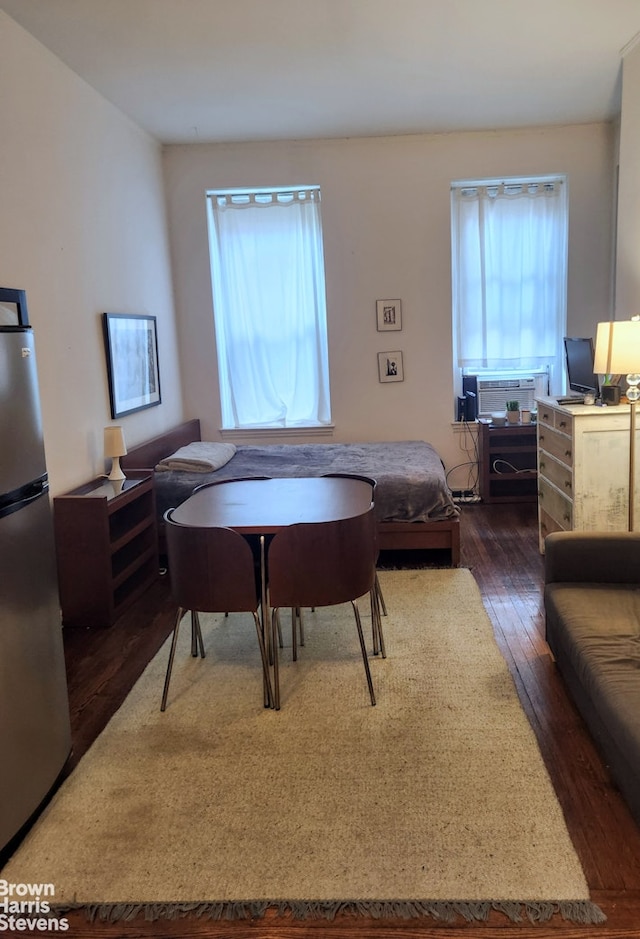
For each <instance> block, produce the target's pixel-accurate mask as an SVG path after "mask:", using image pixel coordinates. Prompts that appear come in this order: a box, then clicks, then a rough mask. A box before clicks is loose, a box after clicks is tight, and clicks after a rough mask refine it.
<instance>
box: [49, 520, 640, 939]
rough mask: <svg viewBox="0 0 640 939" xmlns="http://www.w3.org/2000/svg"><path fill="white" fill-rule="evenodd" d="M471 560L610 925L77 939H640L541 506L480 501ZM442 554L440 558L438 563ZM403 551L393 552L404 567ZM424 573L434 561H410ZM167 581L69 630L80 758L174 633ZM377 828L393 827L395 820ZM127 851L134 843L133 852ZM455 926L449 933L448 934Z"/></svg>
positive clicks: (626, 859) (465, 537)
mask: <svg viewBox="0 0 640 939" xmlns="http://www.w3.org/2000/svg"><path fill="white" fill-rule="evenodd" d="M461 526H462V532H461V534H462V539H461V540H462V565H463V566H465V567H469V568H470V569H471V570H472V571H473V574H474V576H475V578H476V580H477V582H478V584H479V586H480V590H481V592H482V596H483V599H484V603H485V606H486V609H487V612H488V614H489V616H490V618H491V620H492V623H493V626H494V629H495V633H496V637H497V641H498V643H499V645H500V648H501V650H502V652H503V654H504V656H505V658H506V660H507V662H508V663H509V666H510V668H511V671H512V673H513V676H514V680H515V682H516V685H517V688H518V692H519V694H520V697H521V700H522V704H523V706H524V708H525V710H526V712H527V714H528V716H529V719H530V721H531V724H532V726H533V727H534V730H535V732H536V734H537V737H538V741H539V745H540V748H541V751H542V754H543V757H544V759H545V762H546V764H547V767H548V770H549V773H550V775H551V778H552V780H553V783H554V785H555V788H556V792H557V793H558V797H559V800H560V803H561V805H562V807H563V810H564V812H565V815H566V819H567V824H568V827H569V831H570V833H571V836H572V838H573V840H574V844H575V847H576V850H577V852H578V854H579V856H580V859H581V861H582V864H583V867H584V870H585V874H586V877H587V881H588V883H589V886H590V890H591V896H592V899H593V900H594V901H595V902H596V903H598V904H599V906H600V907H601V908H602V910H603V911H604V912H605V913H606V915H607V917H608V919H607V922H606V923H605V924H604V925H602V926H580V925H576V924H571V923H566V922H564V921H563V920H562V919H561V918H560V917H559V916H556V917H554V918H553V919H552V920H551V921H550V922H549V923H547V924H540V925H532V924H531V923H529V922H528V921H527V922H523V923H521V924H511V923H509V922H507V921H505V919H504V917H502V916H500V915H498V914H492V915H491V916H490V918H489V919H488V921H487V922H486V923H482V924H473V925H467V924H464V923H463V924H460V923H458V924H455V925H447V924H438V923H434V922H433V921H432V920H428V919H420V920H409V921H404V920H397V921H390V920H373V919H365V918H360V917H349V916H341V917H338V918H336V920H334V921H333V922H331V923H328V922H325V921H308V920H307V921H295V920H289V919H281V918H280V919H278V918H276V917H274V916H270V915H267V916H266V917H265V918H264V919H262V920H257V921H253V922H242V921H240V922H235V921H234V922H211V921H208V920H199V919H196V918H186V919H180V920H163V921H156V922H145V921H144V920H143V919H141V918H137V919H135V920H132V921H131V922H119V923H115V924H109V923H100V922H94V923H89V922H87V920H86V919H85V918H84V916H83V915H79V914H73V915H72V916H70V917H69V919H70V929H69V933H68V934H69V935H70V936H73V937H74V939H85V937H110V939H119V937H151V936H153V937H163V936H172V937H178V936H179V937H182V939H188V937H194V939H196V937H208V939H223V937H225V939H226V937H229V939H247V937H253V939H275V937H278V939H287V937H289V939H310V937H312V936H313V937H318V936H323V937H324V936H327V937H330V939H361V937H364V936H375V937H378V939H392V937H393V939H434V937H436V936H437V937H441V936H442V935H443V934H446V935H447V936H448V937H450V939H454V937H462V936H464V937H470V936H474V935H476V936H478V937H480V936H481V937H482V939H497V937H504V935H505V931H509V930H511V931H517V934H518V936H519V937H520V939H531V937H536V939H551V937H557V939H560V937H563V939H577V937H584V936H594V937H600V936H603V937H607V939H615V937H640V829H639V828H638V826H637V825H636V823H635V822H634V821H633V819H632V817H631V815H630V813H629V811H628V810H627V808H626V805H625V803H624V802H623V800H622V798H621V797H620V795H619V793H618V791H617V789H616V787H615V786H614V785H613V783H612V782H611V779H610V778H609V775H608V772H607V768H606V766H605V765H604V764H603V762H602V761H601V759H600V758H599V755H598V753H597V751H596V749H595V747H594V745H593V743H592V741H591V739H590V737H589V735H588V732H587V731H586V728H585V726H584V724H583V723H582V720H581V718H580V717H579V715H578V714H577V712H576V710H575V708H574V707H573V705H572V703H571V701H570V700H569V699H568V697H567V695H566V693H565V689H564V686H563V683H562V680H561V678H560V676H559V674H558V672H557V670H556V667H555V665H554V663H553V661H552V660H551V657H550V655H549V651H548V649H547V647H546V644H545V642H544V621H543V612H542V581H543V559H542V557H541V556H540V554H539V552H538V542H537V527H536V509H535V505H531V504H513V505H491V506H485V505H468V506H464V507H463V510H462V519H461ZM437 560H438V559H437V558H436V561H437ZM397 562H398V556H389V555H383V556H382V557H381V563H382V564H383V565H391V566H393V565H394V564H395V563H397ZM413 562H416V563H418V564H420V566H424V564H425V557H424V555H423V556H419V557H417V558H416V557H414V558H411V559H410V563H413ZM172 617H173V606H172V604H171V601H170V598H169V591H168V584H167V582H166V578H164V577H161V578H159V580H158V582H157V584H156V585H154V587H153V588H151V589H150V590H149V591H148V592H147V593H146V594H145V595H144V597H143V598H142V599H141V600H140V601H138V603H137V604H136V606H135V607H134V608H133V609H131V610H130V611H129V612H128V613H126V614H125V615H124V616H123V617H122V618H121V619H120V620H119V621H118V622H117V623H116V624H115V625H114V626H113V627H112V628H110V629H108V630H86V631H85V630H79V629H73V630H65V648H66V657H67V667H68V677H69V694H70V700H71V714H72V726H73V741H74V748H73V754H72V757H71V759H70V762H69V769H71V768H73V766H75V765H76V764H77V762H78V760H79V759H80V758H81V757H82V754H83V753H84V752H85V750H86V749H87V747H88V746H90V744H91V742H92V741H93V740H94V739H95V737H96V736H97V735H98V734H99V733H100V731H101V730H102V728H103V727H104V726H105V724H106V722H107V721H108V720H109V718H110V716H111V714H112V713H113V712H114V711H115V710H116V709H117V708H118V707H119V705H120V703H121V702H122V700H123V699H124V697H125V696H126V694H127V692H128V691H129V689H130V688H131V686H132V685H133V684H134V682H135V681H136V679H137V678H138V676H139V675H140V673H141V671H142V670H143V668H144V666H145V665H146V663H147V662H148V661H149V659H150V658H151V657H152V656H153V655H154V654H155V652H156V651H157V649H158V648H159V647H160V645H161V644H162V642H163V641H164V639H165V638H166V636H167V635H168V633H169V631H170V629H171V626H172ZM375 824H380V825H383V824H384V820H383V819H378V820H375ZM125 852H126V845H125V844H123V853H125ZM443 931H444V933H443Z"/></svg>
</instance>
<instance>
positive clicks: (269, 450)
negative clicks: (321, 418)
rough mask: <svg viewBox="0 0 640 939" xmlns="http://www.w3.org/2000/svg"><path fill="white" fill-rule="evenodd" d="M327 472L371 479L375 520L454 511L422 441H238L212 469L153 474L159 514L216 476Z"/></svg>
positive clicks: (433, 517) (418, 518)
mask: <svg viewBox="0 0 640 939" xmlns="http://www.w3.org/2000/svg"><path fill="white" fill-rule="evenodd" d="M326 473H359V474H362V475H365V476H371V477H372V478H373V479H375V480H376V481H377V487H376V493H375V503H376V515H377V517H378V519H379V520H380V521H385V522H388V521H393V522H426V521H441V520H442V519H447V518H455V517H457V515H458V514H459V510H458V508H457V506H456V505H455V503H454V502H453V501H452V498H451V492H450V490H449V487H448V485H447V482H446V478H445V473H444V468H443V465H442V461H441V459H440V457H439V456H438V454H437V452H436V451H435V449H434V448H433V447H432V446H431V444H429V443H426V442H424V441H421V440H412V441H399V442H393V443H305V444H267V445H265V446H260V447H254V446H239V447H238V448H237V451H236V453H235V456H233V457H232V459H231V460H230V461H229V462H228V463H227V464H226V465H225V466H223V467H222V468H221V469H218V470H216V471H215V472H213V473H190V472H185V471H174V470H172V471H169V472H163V473H156V474H155V482H156V501H157V508H158V512H159V514H160V515H162V514H164V512H165V511H166V510H167V509H170V508H174V507H175V506H177V505H179V504H180V503H181V502H184V500H185V499H186V498H188V496H189V495H190V494H191V493H192V492H193V490H194V489H195V487H196V486H201V485H203V484H204V483H206V482H213V481H215V480H218V479H235V478H237V477H244V476H274V477H283V476H323V475H324V474H326Z"/></svg>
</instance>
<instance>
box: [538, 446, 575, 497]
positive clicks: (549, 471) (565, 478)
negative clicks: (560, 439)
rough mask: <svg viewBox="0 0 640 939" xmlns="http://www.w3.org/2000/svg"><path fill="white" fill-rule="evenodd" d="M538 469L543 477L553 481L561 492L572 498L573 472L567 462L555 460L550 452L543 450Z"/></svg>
mask: <svg viewBox="0 0 640 939" xmlns="http://www.w3.org/2000/svg"><path fill="white" fill-rule="evenodd" d="M538 471H539V474H540V476H541V477H542V478H544V479H548V480H549V481H550V482H552V483H553V484H554V486H556V487H557V488H558V489H559V490H560V492H564V493H565V494H566V495H567V496H568V497H569V498H570V499H571V498H572V497H573V473H572V472H571V467H570V466H567V465H566V463H561V462H560V461H559V460H555V459H554V458H553V457H552V456H551V454H550V453H547V452H546V451H545V450H541V451H540V456H539V462H538Z"/></svg>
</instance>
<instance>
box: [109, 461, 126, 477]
mask: <svg viewBox="0 0 640 939" xmlns="http://www.w3.org/2000/svg"><path fill="white" fill-rule="evenodd" d="M126 478H127V477H126V476H125V475H124V473H123V472H122V468H121V466H120V457H119V456H114V457H113V461H112V463H111V472H110V473H109V475H108V476H107V479H110V480H111V481H112V482H120V481H121V480H123V479H126Z"/></svg>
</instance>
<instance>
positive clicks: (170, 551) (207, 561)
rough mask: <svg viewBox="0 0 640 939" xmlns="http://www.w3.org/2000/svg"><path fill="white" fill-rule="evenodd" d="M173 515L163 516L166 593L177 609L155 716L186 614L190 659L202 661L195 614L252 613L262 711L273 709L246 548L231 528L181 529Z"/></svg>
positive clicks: (255, 576)
mask: <svg viewBox="0 0 640 939" xmlns="http://www.w3.org/2000/svg"><path fill="white" fill-rule="evenodd" d="M173 512H174V509H169V510H168V511H167V512H165V515H164V521H165V525H166V533H167V558H168V565H169V577H170V580H171V593H172V596H173V599H174V600H175V601H176V603H177V604H178V612H177V615H176V620H175V625H174V628H173V639H172V641H171V651H170V653H169V663H168V665H167V673H166V676H165V681H164V689H163V692H162V704H161V706H160V710H161V711H164V710H165V707H166V704H167V695H168V693H169V682H170V681H171V672H172V669H173V661H174V658H175V652H176V645H177V642H178V630H179V627H180V622H181V620H182V618H183V616H184V614H185V613H186V612H187V611H188V610H190V611H191V654H192V655H193V656H194V657H196V656H197V655H198V651H199V653H200V655H201V657H202V658H204V657H205V653H204V645H203V642H202V632H201V629H200V619H199V616H198V614H199V613H205V612H206V613H251V614H252V615H253V620H254V623H255V627H256V633H257V636H258V646H259V648H260V657H261V659H262V674H263V690H264V703H265V706H266V707H267V706H271V704H272V703H273V693H272V690H271V679H270V676H269V667H268V663H267V655H266V648H265V642H264V636H263V626H262V623H261V622H260V618H259V616H258V609H259V608H260V600H261V586H260V577H259V571H256V566H255V561H254V557H253V553H252V551H251V547H250V546H249V545H248V544H247V542H246V541H245V539H244V538H243V537H242V535H240V534H238V532H236V531H233V530H232V529H231V528H208V527H199V526H191V525H180V524H178V523H177V522H174V521H173V518H172V514H173Z"/></svg>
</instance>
